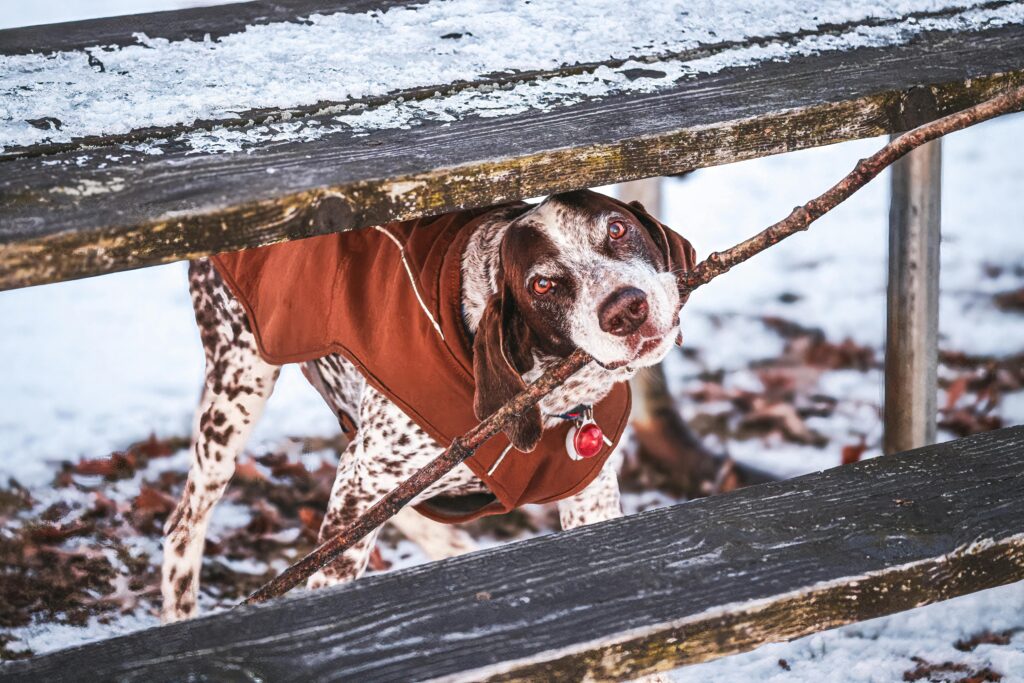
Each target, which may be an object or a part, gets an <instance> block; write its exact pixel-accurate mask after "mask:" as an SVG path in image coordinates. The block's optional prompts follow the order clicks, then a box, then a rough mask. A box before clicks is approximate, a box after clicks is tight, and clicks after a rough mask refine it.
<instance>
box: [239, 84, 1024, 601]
mask: <svg viewBox="0 0 1024 683" xmlns="http://www.w3.org/2000/svg"><path fill="white" fill-rule="evenodd" d="M1021 108H1024V87H1020V88H1016V89H1014V90H1011V91H1009V92H1007V93H1005V94H1003V95H999V96H997V97H994V98H992V99H990V100H986V101H985V102H982V103H981V104H977V105H975V106H973V107H970V108H968V109H964V110H963V111H960V112H957V113H955V114H950V115H949V116H946V117H943V118H941V119H937V120H935V121H932V122H931V123H927V124H925V125H923V126H920V127H918V128H915V129H914V130H912V131H910V132H908V133H904V134H903V135H901V136H900V137H898V138H896V139H895V140H893V141H891V142H890V143H889V144H887V145H886V146H885V147H883V148H882V149H880V150H879V151H878V152H876V153H875V154H873V155H871V156H870V157H868V158H867V159H861V160H860V162H859V163H858V164H857V166H856V167H855V168H854V169H853V171H851V172H850V173H849V174H848V175H847V176H846V177H845V178H843V179H842V180H840V181H839V182H838V183H836V184H835V185H833V186H832V187H831V188H829V189H828V190H827V191H825V192H824V193H823V194H821V195H819V196H818V197H816V198H814V199H812V200H811V201H809V202H807V203H806V204H804V205H803V206H798V207H796V208H795V209H793V212H792V213H790V214H789V216H787V217H786V218H785V219H783V220H781V221H779V222H778V223H775V224H774V225H771V226H769V227H768V228H765V229H764V230H762V231H761V232H759V233H758V234H757V235H755V236H753V237H751V238H750V239H748V240H745V241H743V242H741V243H739V244H737V245H736V246H734V247H731V248H729V249H726V250H725V251H722V252H714V253H712V254H711V255H710V256H708V258H707V259H705V260H704V261H702V262H701V263H700V264H698V265H697V267H696V268H694V269H693V271H691V272H690V273H689V274H688V275H687V276H686V279H685V282H684V284H683V289H684V290H685V291H687V292H692V291H693V290H695V289H697V288H698V287H700V286H702V285H705V284H707V283H708V282H711V280H713V279H714V278H716V277H718V276H719V275H721V274H722V273H725V272H727V271H728V270H730V269H731V268H733V267H734V266H736V265H737V264H739V263H742V262H743V261H746V260H747V259H749V258H750V257H751V256H754V255H755V254H758V253H760V252H762V251H764V250H765V249H767V248H768V247H770V246H772V245H774V244H777V243H779V242H781V241H782V240H784V239H785V238H787V237H789V236H790V235H793V234H796V233H798V232H801V231H803V230H806V229H807V228H808V226H810V224H811V223H813V222H814V221H816V220H817V219H818V218H821V217H822V216H823V215H825V214H826V213H828V212H829V211H831V210H832V209H834V208H835V207H836V206H838V205H839V204H841V203H842V202H843V201H845V200H846V199H848V198H849V197H850V196H851V195H852V194H853V193H854V192H856V191H857V190H859V189H860V188H862V187H864V185H865V184H867V183H868V182H869V181H870V180H871V179H872V178H874V177H875V176H877V175H878V174H879V173H881V172H882V171H883V170H884V169H885V168H886V167H887V166H889V165H890V164H892V163H893V162H894V161H896V160H897V159H899V158H900V157H902V156H903V155H905V154H907V153H908V152H910V151H911V150H913V149H915V148H917V147H920V146H921V145H923V144H925V143H926V142H930V141H931V140H934V139H936V138H939V137H942V136H943V135H946V134H948V133H952V132H954V131H958V130H961V129H963V128H967V127H968V126H971V125H974V124H976V123H980V122H981V121H987V120H988V119H991V118H995V117H996V116H999V115H1001V114H1006V113H1009V112H1012V111H1018V110H1020V109H1021ZM592 360H593V358H591V357H590V356H589V355H588V354H587V353H585V352H584V351H582V350H580V349H577V350H576V351H574V352H573V353H572V354H571V355H570V356H569V357H568V358H566V359H564V360H562V361H559V362H558V363H557V364H555V365H554V366H553V367H552V368H550V369H549V370H548V371H547V372H546V373H544V375H542V376H541V377H540V378H539V379H537V380H536V381H535V382H533V383H532V384H530V386H528V387H527V388H526V389H525V390H524V391H523V392H522V393H520V394H519V395H518V396H516V397H515V398H513V399H512V400H511V401H509V402H508V403H506V404H505V405H504V406H503V407H502V408H501V409H499V410H498V411H497V412H496V413H494V414H493V415H491V416H490V417H488V418H487V419H486V420H484V421H483V422H481V423H480V424H478V425H477V426H476V427H475V428H473V429H472V430H471V431H470V432H468V433H467V434H465V435H463V436H461V437H459V438H458V439H456V440H455V441H453V442H452V444H451V445H450V446H449V447H448V448H447V449H445V451H444V453H442V454H441V455H439V456H438V457H437V458H435V459H434V460H432V461H431V462H430V463H429V464H428V465H427V466H426V467H423V468H422V469H420V470H418V471H417V472H416V473H415V474H413V475H412V476H411V477H409V478H408V479H407V480H405V481H404V482H402V483H401V484H400V485H399V486H398V487H397V488H395V489H394V490H393V491H391V492H390V493H388V494H387V495H385V496H384V497H383V498H381V499H380V500H379V501H378V502H377V503H376V504H375V505H374V506H373V507H371V508H370V509H369V510H368V511H367V512H366V514H364V515H363V516H361V517H359V518H358V519H356V520H355V521H354V522H353V523H352V524H351V525H350V526H349V527H348V528H346V529H345V530H344V531H342V532H341V533H340V534H338V535H337V536H334V537H333V538H330V539H328V540H327V541H324V542H323V543H322V544H320V545H319V546H318V547H317V548H316V549H315V550H313V551H312V552H310V553H309V554H308V555H306V556H305V557H304V558H302V559H301V560H299V561H298V562H296V563H295V564H293V565H292V566H290V567H288V569H286V570H285V571H283V572H282V573H281V574H280V575H278V576H277V577H276V578H274V579H273V580H272V581H270V582H269V583H267V584H265V585H263V586H262V587H260V588H259V589H258V590H256V591H255V592H254V593H253V594H252V595H250V596H249V597H248V598H246V599H245V601H244V603H243V604H251V603H255V602H263V601H264V600H268V599H270V598H274V597H278V596H280V595H283V594H284V593H286V592H287V591H289V590H291V589H292V588H294V587H295V586H296V585H298V584H299V583H300V582H302V581H304V580H305V579H307V578H309V577H310V576H311V575H312V574H313V573H314V572H316V571H317V570H318V569H320V568H321V567H324V566H326V565H328V564H329V563H330V562H331V561H332V560H334V559H335V558H337V557H338V556H339V555H341V553H343V552H345V550H347V549H348V548H350V547H351V546H352V545H353V544H354V543H355V542H356V541H358V540H359V539H361V538H363V537H364V536H365V535H366V534H368V533H370V532H371V531H373V530H374V529H376V528H377V527H378V526H380V525H382V524H383V523H384V522H386V521H387V520H388V519H389V518H391V517H392V516H394V515H395V514H396V513H397V512H398V511H399V510H400V509H401V508H402V507H404V506H405V505H406V504H408V503H409V502H410V501H412V500H413V498H415V497H416V496H417V495H419V494H420V493H422V492H423V491H424V490H425V489H426V488H427V487H428V486H430V485H431V484H433V483H434V482H436V481H437V480H439V479H440V478H441V477H443V476H444V475H445V474H447V473H448V472H450V471H451V470H452V469H453V468H454V467H455V466H456V465H458V464H459V463H461V462H463V461H465V460H466V459H467V458H469V457H470V456H471V455H473V453H474V452H475V451H476V449H477V448H479V447H480V445H481V444H482V443H483V442H484V441H486V440H487V439H489V438H491V437H492V436H494V435H495V434H497V433H498V432H499V431H501V430H502V429H503V428H504V427H505V425H506V424H507V423H508V422H510V421H511V419H512V418H513V417H515V416H516V415H518V414H520V413H522V411H524V410H526V409H528V408H530V407H532V406H533V405H534V404H535V403H537V402H538V401H539V400H540V399H541V398H543V397H544V396H545V395H547V394H548V393H550V392H551V391H552V390H554V389H555V388H557V387H558V386H560V385H561V384H562V383H563V382H565V380H567V379H568V378H569V377H570V376H571V375H572V374H573V373H575V372H576V371H577V370H580V369H581V368H583V366H585V365H587V364H588V363H590V362H591V361H592Z"/></svg>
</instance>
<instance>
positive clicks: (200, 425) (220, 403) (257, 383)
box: [160, 357, 279, 622]
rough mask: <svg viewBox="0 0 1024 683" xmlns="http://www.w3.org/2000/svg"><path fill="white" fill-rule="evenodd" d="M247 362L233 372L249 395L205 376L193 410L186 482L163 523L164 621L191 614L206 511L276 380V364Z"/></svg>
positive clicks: (219, 493) (225, 480)
mask: <svg viewBox="0 0 1024 683" xmlns="http://www.w3.org/2000/svg"><path fill="white" fill-rule="evenodd" d="M250 360H251V361H252V362H251V363H249V364H247V365H246V370H245V372H244V373H243V374H241V375H235V377H237V378H238V379H239V380H240V381H242V382H244V383H245V386H247V387H249V388H251V392H250V393H245V392H243V393H238V394H235V393H234V390H233V389H232V386H231V385H230V384H227V383H224V382H222V381H220V380H219V379H218V380H216V381H212V380H208V381H207V385H206V387H205V390H204V391H203V398H202V401H201V402H200V404H199V408H198V409H197V411H196V418H195V423H194V427H193V436H192V452H191V461H192V462H191V468H190V469H189V473H188V481H186V483H185V490H184V492H183V493H182V497H181V501H180V502H179V503H178V507H177V508H176V509H175V511H174V513H173V514H172V515H171V517H170V518H169V519H168V520H167V524H166V525H165V526H164V532H165V536H164V561H163V572H162V574H163V577H162V581H161V586H160V588H161V593H162V594H163V609H162V611H161V617H162V618H163V620H164V621H165V622H171V621H178V620H180V619H186V618H188V617H191V616H193V615H194V614H195V612H196V595H197V593H198V591H199V570H200V568H201V566H202V561H203V546H204V544H205V541H206V527H207V524H208V523H209V521H210V513H211V512H212V511H213V507H214V505H216V504H217V501H218V500H220V498H221V496H222V495H223V493H224V489H225V487H226V486H227V483H228V481H229V480H230V479H231V475H233V474H234V472H235V460H236V458H237V457H238V454H239V453H240V452H241V451H242V449H243V448H244V447H245V442H246V440H247V439H248V438H249V433H250V432H251V431H252V428H253V425H254V423H255V421H256V420H257V419H258V418H259V416H260V414H261V413H262V411H263V405H264V403H266V400H267V398H269V397H270V392H271V390H272V389H273V386H274V381H275V380H276V379H277V374H278V371H279V368H278V367H277V366H273V365H268V364H267V363H264V362H263V361H262V360H260V359H259V358H258V357H253V358H250Z"/></svg>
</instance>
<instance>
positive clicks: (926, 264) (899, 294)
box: [882, 140, 942, 453]
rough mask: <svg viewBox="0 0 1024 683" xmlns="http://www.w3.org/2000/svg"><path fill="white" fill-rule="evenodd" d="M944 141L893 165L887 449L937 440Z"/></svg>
mask: <svg viewBox="0 0 1024 683" xmlns="http://www.w3.org/2000/svg"><path fill="white" fill-rule="evenodd" d="M941 194H942V141H941V140H935V141H934V142H930V143H928V144H927V145H925V146H924V147H921V148H919V149H916V150H914V151H913V152H911V153H910V154H908V155H907V156H905V157H903V158H902V159H900V160H899V161H897V162H896V163H895V164H893V167H892V194H891V198H890V208H889V291H888V305H887V307H888V316H887V325H886V337H885V428H884V435H883V439H882V450H883V451H884V452H886V453H899V452H901V451H905V450H909V449H911V448H916V447H919V446H924V445H927V444H930V443H933V442H934V441H935V421H936V400H937V398H936V397H937V394H938V382H937V375H936V368H937V365H938V355H939V349H938V337H939V241H940V239H941V221H940V217H941V210H942V202H941Z"/></svg>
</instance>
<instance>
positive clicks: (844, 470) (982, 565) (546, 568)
mask: <svg viewBox="0 0 1024 683" xmlns="http://www.w3.org/2000/svg"><path fill="white" fill-rule="evenodd" d="M1022 479H1024V427H1013V428H1009V429H1004V430H1000V431H996V432H990V433H987V434H981V435H977V436H973V437H969V438H967V439H962V440H959V441H954V442H950V443H946V444H941V445H937V446H929V447H927V448H923V449H920V450H917V451H914V452H911V453H907V454H904V455H900V456H896V457H890V458H876V459H873V460H869V461H866V462H862V463H858V464H855V465H850V466H846V467H840V468H835V469H831V470H828V471H825V472H821V473H817V474H811V475H807V476H804V477H799V478H797V479H793V480H790V481H786V482H778V483H772V484H765V485H762V486H758V487H752V488H748V489H742V490H740V491H737V492H734V493H730V494H726V495H722V496H717V497H713V498H706V499H702V500H699V501H695V502H692V503H687V504H684V505H678V506H674V507H670V508H665V509H661V510H655V511H651V512H646V513H643V514H640V515H635V516H632V517H628V518H624V519H619V520H614V521H611V522H607V523H603V524H597V525H593V526H590V527H584V528H581V529H577V530H574V531H569V532H563V533H558V534H553V535H550V536H546V537H542V538H537V539H532V540H529V541H524V542H521V543H514V544H510V545H506V546H503V547H500V548H495V549H492V550H487V551H484V552H480V553H474V554H472V555H468V556H463V557H460V558H455V559H451V560H446V561H443V562H437V563H432V564H428V565H424V566H421V567H417V568H413V569H409V570H403V571H398V572H393V573H390V574H385V575H380V576H373V577H368V578H364V579H360V580H359V581H356V582H355V583H353V584H350V585H347V586H342V587H338V588H334V589H327V590H321V591H316V592H312V593H307V594H304V595H300V596H297V597H294V598H291V599H284V600H280V601H277V602H273V603H268V604H265V605H261V606H258V607H253V608H240V609H235V610H232V611H230V612H226V613H221V614H217V615H213V616H210V617H206V618H201V619H197V620H193V621H190V622H184V623H178V624H173V625H170V626H165V627H160V628H154V629H150V630H147V631H142V632H139V633H136V634H132V635H127V636H123V637H119V638H113V639H111V640H108V641H104V642H100V643H94V644H90V645H85V646H83V647H79V648H75V649H70V650H65V651H62V652H57V653H54V654H50V655H46V656H42V657H38V658H36V659H33V660H29V661H24V662H13V663H10V664H7V665H5V666H4V667H3V668H0V676H3V677H4V679H5V680H10V681H36V680H52V681H61V680H69V681H70V680H78V679H80V677H81V676H82V675H83V672H88V674H89V676H90V677H92V678H96V679H116V680H122V681H143V680H144V681H165V680H183V679H186V678H188V679H191V680H273V681H293V680H294V681H299V680H360V681H396V680H401V681H412V680H417V681H420V680H444V681H471V680H472V681H481V680H485V681H512V680H522V681H528V680H531V681H532V680H552V681H578V680H584V679H590V680H622V679H628V678H630V677H635V676H638V675H641V674H644V673H650V672H654V671H661V670H666V669H669V668H673V667H676V666H679V665H683V664H688V663H694V662H701V661H707V660H709V659H714V658H716V657H721V656H724V655H727V654H733V653H737V652H743V651H746V650H750V649H752V648H754V647H757V646H759V645H761V644H764V643H767V642H774V641H780V640H787V639H791V638H796V637H799V636H802V635H805V634H808V633H812V632H816V631H820V630H822V629H827V628H833V627H836V626H840V625H842V624H847V623H851V622H855V621H860V620H864V619H870V618H873V617H878V616H882V615H885V614H891V613H893V612H897V611H900V610H906V609H910V608H912V607H918V606H920V605H926V604H929V603H932V602H936V601H939V600H945V599H948V598H952V597H955V596H957V595H963V594H965V593H970V592H972V591H977V590H982V589H985V588H991V587H994V586H998V585H1002V584H1006V583H1010V582H1013V581H1019V580H1021V579H1024V534H1022V532H1024V487H1022V486H1021V485H1020V482H1021V480H1022Z"/></svg>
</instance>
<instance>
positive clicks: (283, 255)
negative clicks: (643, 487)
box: [211, 203, 629, 522]
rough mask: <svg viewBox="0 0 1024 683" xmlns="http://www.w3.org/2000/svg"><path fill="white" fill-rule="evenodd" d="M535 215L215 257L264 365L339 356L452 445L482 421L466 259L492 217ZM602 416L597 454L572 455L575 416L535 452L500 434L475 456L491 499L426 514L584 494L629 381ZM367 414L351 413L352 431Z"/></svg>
mask: <svg viewBox="0 0 1024 683" xmlns="http://www.w3.org/2000/svg"><path fill="white" fill-rule="evenodd" d="M528 208H529V205H527V204H522V203H514V204H507V205H504V206H501V207H496V208H495V209H484V210H480V209H477V210H470V211H459V212H455V213H450V214H445V215H443V216H438V217H434V218H425V219H419V220H414V221H400V222H394V223H388V224H385V225H383V226H379V228H376V229H365V230H351V231H347V232H342V233H334V234H330V235H323V236H320V237H312V238H308V239H304V240H296V241H292V242H284V243H280V244H275V245H271V246H267V247H259V248H256V249H247V250H244V251H239V252H232V253H225V254H218V255H216V256H213V257H211V261H212V262H213V264H214V266H215V267H216V269H217V271H218V272H219V273H220V275H221V276H222V277H223V279H224V281H225V283H226V284H227V285H228V287H229V288H230V289H231V291H232V293H233V294H234V296H235V298H236V299H237V300H238V301H239V302H240V303H241V304H242V306H243V308H244V309H245V312H246V316H247V318H248V321H249V325H250V327H251V328H252V331H253V334H254V336H255V337H256V343H257V346H258V348H259V351H260V355H261V356H262V357H263V358H264V359H265V360H267V361H268V362H270V363H274V364H277V365H283V364H285V363H298V362H305V361H310V360H314V359H316V358H319V357H321V356H324V355H328V354H331V353H338V354H340V355H342V356H344V357H345V358H346V359H348V360H349V361H351V362H352V363H354V364H355V365H356V366H357V367H358V368H359V370H360V371H361V372H362V374H363V376H364V377H365V378H366V380H367V382H368V383H369V384H370V385H372V386H373V387H374V388H375V389H377V390H378V391H380V392H381V393H383V394H384V395H385V396H387V397H388V398H389V399H390V400H391V401H393V402H394V403H395V404H396V405H397V406H398V407H399V408H401V410H402V411H403V412H405V414H406V415H408V416H409V417H410V418H411V419H412V420H413V421H414V422H415V423H416V424H417V425H419V426H420V427H421V428H422V429H423V430H424V431H425V432H427V433H428V434H429V435H430V436H431V437H432V438H433V439H434V440H435V441H437V442H438V443H439V444H441V445H442V446H447V445H449V444H450V443H451V442H452V441H453V440H454V439H455V438H456V437H458V436H461V435H462V434H464V433H465V432H467V431H469V430H470V429H472V428H473V427H474V426H476V424H477V423H478V422H479V420H478V419H477V417H476V415H475V414H474V412H473V394H474V389H475V384H474V381H473V358H472V340H471V339H470V338H469V334H468V332H467V331H466V329H465V325H464V324H463V320H462V269H461V263H462V253H463V251H464V249H465V246H466V244H467V242H468V241H469V238H470V237H471V236H472V234H473V232H474V230H475V229H476V228H477V227H478V226H479V225H480V224H481V223H482V222H483V221H484V220H485V219H486V218H487V217H488V214H489V213H490V212H491V211H497V210H500V211H504V212H506V213H507V212H509V211H510V210H513V211H514V210H515V209H521V210H523V211H525V210H527V209H528ZM593 413H594V420H595V421H596V423H597V424H599V425H600V426H601V428H602V429H603V430H604V431H605V432H606V434H607V436H608V437H609V441H610V443H611V445H610V446H609V445H606V447H605V448H603V449H602V450H601V452H600V453H598V454H597V455H596V456H595V457H592V458H588V459H583V460H578V461H576V460H572V459H571V458H569V457H567V456H566V438H567V436H568V434H569V431H570V430H571V429H572V428H574V427H575V426H576V425H575V423H574V422H572V421H568V420H562V421H561V424H556V425H554V426H548V427H547V429H545V431H544V435H543V437H542V438H541V441H540V443H539V444H538V445H537V447H536V448H535V449H534V450H533V451H531V452H530V453H520V452H517V451H514V449H512V448H511V446H510V444H509V442H508V439H507V438H506V437H505V436H504V434H498V435H497V436H495V437H493V438H492V439H490V440H489V441H487V442H486V443H485V444H484V445H483V446H481V447H480V449H478V450H477V452H476V453H475V454H474V455H473V456H472V457H470V458H469V459H468V460H467V461H466V464H467V466H468V467H469V468H470V469H471V470H472V471H473V473H474V474H475V475H476V476H477V477H479V478H480V479H481V480H482V481H483V482H484V484H485V485H486V486H487V488H488V490H489V491H490V492H491V493H490V494H481V495H475V496H462V497H453V496H439V497H437V498H434V499H431V500H429V501H426V502H425V503H422V504H420V505H418V506H417V510H419V511H420V512H421V513H423V514H424V515H426V516H428V517H431V518H432V519H435V520H438V521H444V522H461V521H466V520H469V519H473V518H475V517H479V516H481V515H485V514H497V513H502V512H507V511H509V510H511V509H513V508H515V507H517V506H519V505H523V504H526V503H545V502H550V501H555V500H559V499H561V498H566V497H568V496H572V495H574V494H576V493H578V492H579V491H582V490H583V489H584V488H585V487H586V486H587V485H588V484H589V483H590V482H591V481H593V480H594V478H595V477H597V475H598V473H599V472H600V470H601V467H602V466H603V465H604V462H605V461H606V460H607V458H608V456H609V455H610V454H611V452H612V447H613V446H614V444H616V443H618V440H619V438H620V437H621V435H622V431H623V429H624V428H625V426H626V423H627V420H628V417H629V389H628V386H627V385H626V384H625V383H622V384H618V385H616V386H615V387H614V388H613V389H612V391H611V392H610V393H609V395H608V396H607V397H605V398H604V399H603V400H602V401H600V402H599V403H598V404H597V405H595V406H594V407H593ZM357 417H358V416H357V415H349V416H342V423H343V425H345V426H347V427H348V429H347V431H348V432H349V435H350V436H351V435H352V431H353V426H354V425H355V424H357V421H356V418H357ZM364 427H365V428H367V429H373V428H374V426H373V425H372V424H369V425H364ZM503 455H504V456H505V457H504V458H503ZM502 458H503V459H502ZM499 459H502V462H501V463H500V466H498V467H495V465H496V464H497V463H498V461H499Z"/></svg>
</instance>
